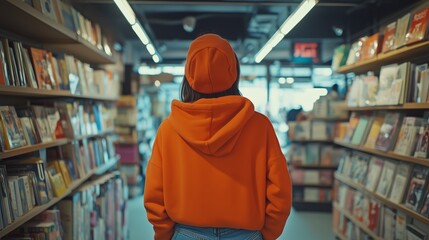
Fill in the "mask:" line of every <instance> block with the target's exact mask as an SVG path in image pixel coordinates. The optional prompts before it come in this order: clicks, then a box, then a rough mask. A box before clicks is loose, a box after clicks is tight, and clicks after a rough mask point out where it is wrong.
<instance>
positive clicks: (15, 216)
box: [8, 179, 20, 218]
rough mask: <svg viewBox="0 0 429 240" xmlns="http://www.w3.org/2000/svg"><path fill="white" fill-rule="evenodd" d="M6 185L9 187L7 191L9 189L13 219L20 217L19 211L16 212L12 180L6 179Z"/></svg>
mask: <svg viewBox="0 0 429 240" xmlns="http://www.w3.org/2000/svg"><path fill="white" fill-rule="evenodd" d="M8 185H9V189H10V202H11V204H12V213H13V217H14V218H17V217H19V216H20V215H19V211H18V199H17V198H16V189H15V184H14V182H13V181H12V180H9V179H8Z"/></svg>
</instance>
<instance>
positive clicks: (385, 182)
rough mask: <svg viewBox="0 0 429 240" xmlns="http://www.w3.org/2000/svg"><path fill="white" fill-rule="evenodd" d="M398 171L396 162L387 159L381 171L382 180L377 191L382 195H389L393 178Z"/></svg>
mask: <svg viewBox="0 0 429 240" xmlns="http://www.w3.org/2000/svg"><path fill="white" fill-rule="evenodd" d="M395 172H396V163H394V162H391V161H388V160H385V161H384V166H383V171H382V172H381V176H380V181H379V183H378V185H377V190H376V193H377V194H378V195H380V196H383V197H385V198H386V197H387V196H388V195H389V193H390V189H391V187H392V183H393V182H392V179H393V177H394V175H395Z"/></svg>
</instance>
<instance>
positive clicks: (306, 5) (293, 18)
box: [255, 0, 319, 63]
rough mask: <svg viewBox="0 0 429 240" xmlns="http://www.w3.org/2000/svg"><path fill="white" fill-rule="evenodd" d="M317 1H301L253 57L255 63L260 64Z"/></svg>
mask: <svg viewBox="0 0 429 240" xmlns="http://www.w3.org/2000/svg"><path fill="white" fill-rule="evenodd" d="M318 1H319V0H303V1H302V2H301V4H300V5H299V6H298V7H297V9H296V10H295V11H294V12H293V13H292V14H291V15H290V16H289V17H288V18H287V19H286V20H285V21H284V22H283V24H282V25H281V26H280V29H279V30H277V32H276V33H274V35H273V36H272V37H271V38H270V40H268V42H267V43H265V45H264V46H263V47H262V48H261V50H259V52H258V53H256V55H255V62H256V63H260V62H261V61H262V60H263V59H264V58H265V57H266V56H267V55H268V53H270V52H271V50H272V49H273V48H274V47H275V46H276V45H277V44H279V42H280V41H281V40H282V39H283V38H284V36H285V35H286V34H288V33H289V32H290V31H291V30H292V29H293V28H294V27H295V26H296V25H297V24H298V23H299V22H300V21H301V20H302V19H303V18H304V17H305V16H306V15H307V14H308V13H309V12H310V10H311V9H313V7H314V6H316V4H317V3H318Z"/></svg>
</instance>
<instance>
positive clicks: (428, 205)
mask: <svg viewBox="0 0 429 240" xmlns="http://www.w3.org/2000/svg"><path fill="white" fill-rule="evenodd" d="M420 214H422V215H423V216H425V217H426V218H429V188H427V190H426V193H425V196H424V201H423V205H422V207H421V210H420Z"/></svg>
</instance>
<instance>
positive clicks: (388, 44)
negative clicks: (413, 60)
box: [381, 21, 396, 53]
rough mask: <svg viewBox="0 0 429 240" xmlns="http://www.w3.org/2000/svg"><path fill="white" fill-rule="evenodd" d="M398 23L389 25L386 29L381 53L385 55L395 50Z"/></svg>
mask: <svg viewBox="0 0 429 240" xmlns="http://www.w3.org/2000/svg"><path fill="white" fill-rule="evenodd" d="M395 33H396V21H395V22H392V23H390V24H388V25H387V26H386V27H385V29H384V38H383V46H382V48H381V52H382V53H385V52H388V51H391V50H394V49H395Z"/></svg>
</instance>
